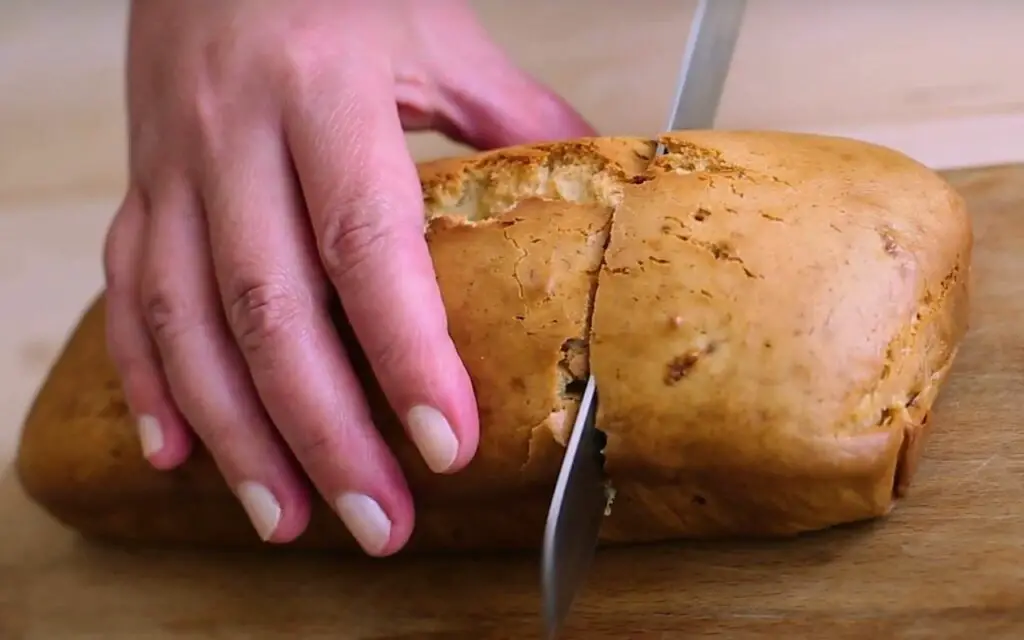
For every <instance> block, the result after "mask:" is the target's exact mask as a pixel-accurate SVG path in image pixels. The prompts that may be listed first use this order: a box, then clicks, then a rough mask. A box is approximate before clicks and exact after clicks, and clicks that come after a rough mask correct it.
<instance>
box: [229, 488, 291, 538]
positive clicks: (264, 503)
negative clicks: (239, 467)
mask: <svg viewBox="0 0 1024 640" xmlns="http://www.w3.org/2000/svg"><path fill="white" fill-rule="evenodd" d="M235 494H236V495H237V496H238V500H239V501H240V502H241V503H242V508H244V509H245V513H246V514H247V515H248V516H249V520H250V521H251V522H252V526H253V527H254V528H255V529H256V533H258V534H259V536H260V539H261V540H263V541H267V540H269V539H270V537H271V536H272V535H274V531H276V530H277V524H278V523H279V522H280V521H281V505H280V504H279V503H278V501H277V499H276V498H275V497H274V494H272V493H270V490H269V489H267V488H266V487H264V486H263V485H262V484H259V483H258V482H243V483H242V484H240V485H238V488H237V489H236V490H235Z"/></svg>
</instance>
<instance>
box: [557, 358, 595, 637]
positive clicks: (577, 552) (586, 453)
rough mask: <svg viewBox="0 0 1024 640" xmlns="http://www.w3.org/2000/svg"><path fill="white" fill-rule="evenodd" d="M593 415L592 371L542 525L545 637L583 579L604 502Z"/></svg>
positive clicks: (593, 548)
mask: <svg viewBox="0 0 1024 640" xmlns="http://www.w3.org/2000/svg"><path fill="white" fill-rule="evenodd" d="M596 415H597V387H596V385H595V383H594V377H593V376H590V378H589V379H588V380H587V386H586V389H585V390H584V392H583V399H582V401H581V402H580V409H579V413H578V414H577V415H576V422H575V424H574V425H573V428H572V434H571V435H570V436H569V444H568V446H566V450H565V459H564V461H563V463H562V468H561V470H560V471H559V473H558V480H557V482H556V483H555V495H554V498H553V499H552V501H551V508H550V510H549V511H548V520H547V526H546V527H545V529H544V550H543V559H542V561H541V587H542V590H543V594H544V625H545V628H546V631H547V637H548V638H554V637H555V636H556V634H557V633H558V631H559V629H560V628H561V624H562V621H563V620H564V619H565V617H566V615H567V614H568V612H569V608H570V606H571V605H572V601H573V598H574V596H575V595H576V592H577V591H578V590H579V588H580V587H581V586H582V583H583V581H584V579H585V578H586V574H587V569H589V567H590V562H591V560H592V559H593V556H594V550H595V548H596V547H597V541H598V533H599V532H600V530H601V521H602V519H603V518H604V513H605V508H606V506H607V502H608V498H607V493H606V490H605V483H604V471H603V467H604V456H603V455H602V449H603V448H604V437H603V434H602V433H601V432H600V431H598V430H597V429H596V428H594V422H595V417H596Z"/></svg>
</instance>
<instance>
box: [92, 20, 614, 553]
mask: <svg viewBox="0 0 1024 640" xmlns="http://www.w3.org/2000/svg"><path fill="white" fill-rule="evenodd" d="M128 98H129V100H128V115H129V118H128V119H129V127H130V153H129V155H130V185H129V189H128V192H127V195H126V197H125V199H124V202H123V204H122V206H121V207H120V209H119V211H118V213H117V215H116V217H115V219H114V221H113V223H112V225H111V228H110V230H109V234H108V237H107V241H106V246H105V256H104V261H105V267H106V278H107V287H108V299H107V305H108V307H107V309H108V314H107V317H108V340H109V344H110V350H111V354H112V357H113V359H114V361H115V363H116V365H117V367H118V371H119V373H120V375H121V377H122V380H123V382H124V388H125V393H126V396H127V399H128V402H129V404H130V406H131V408H132V411H133V414H134V415H135V416H137V418H138V422H139V430H140V440H141V442H142V446H143V451H144V453H145V455H146V456H147V458H148V460H149V461H150V462H151V463H152V464H153V465H154V466H156V467H158V468H160V469H168V468H172V467H175V466H177V465H180V464H181V463H182V462H184V461H185V460H186V458H187V457H188V455H189V452H190V450H191V447H192V445H193V438H194V437H195V436H197V437H198V438H199V439H200V440H201V441H202V442H203V443H204V445H205V446H206V448H207V449H208V450H209V451H210V453H211V455H212V456H213V458H214V460H215V461H216V463H217V465H218V468H219V469H220V471H221V473H222V474H223V475H224V477H225V479H226V480H227V482H228V483H229V484H230V486H231V487H232V488H233V490H234V491H235V493H236V495H237V496H238V498H239V500H240V501H241V502H242V504H243V506H244V507H245V509H246V511H247V513H248V514H249V516H250V518H251V520H252V522H253V525H254V527H255V528H256V530H257V532H258V533H259V535H260V536H261V537H262V538H263V539H264V540H268V541H273V542H286V541H290V540H292V539H294V538H295V537H297V536H298V535H299V534H301V533H302V531H303V530H304V529H305V527H306V526H307V523H308V519H309V513H310V500H311V497H310V495H309V493H308V490H307V489H306V487H307V485H308V484H309V483H307V482H306V477H308V479H309V480H311V481H312V484H313V485H314V486H315V488H316V490H317V491H318V492H319V493H320V494H322V496H323V497H324V498H325V499H326V500H327V501H328V503H329V504H331V505H333V506H334V508H335V509H336V511H337V513H338V515H339V516H340V517H341V518H342V520H343V521H344V522H345V524H346V525H347V527H348V528H349V530H350V531H351V532H352V533H353V535H354V537H355V538H356V539H357V540H358V541H359V543H360V544H361V545H362V546H363V548H364V549H365V550H366V552H367V553H369V554H372V555H385V554H390V553H394V552H395V551H397V550H399V549H400V548H401V547H402V546H403V545H404V544H405V543H406V541H407V540H408V537H409V535H410V534H411V531H412V528H413V520H414V515H413V505H412V499H411V497H410V494H409V490H408V487H407V486H406V483H405V480H404V478H403V475H402V472H401V469H400V468H399V466H398V463H397V462H396V460H395V458H394V456H393V455H392V453H391V452H390V451H389V450H388V449H387V447H386V445H385V444H384V442H383V440H382V438H381V437H380V435H379V434H378V432H377V431H376V430H375V428H374V426H373V424H372V423H371V420H370V417H369V412H368V408H367V406H366V401H365V399H364V397H363V393H362V390H361V389H360V387H359V384H358V382H357V380H356V378H355V376H354V374H353V371H352V369H351V368H350V365H349V362H348V361H347V359H346V356H345V353H344V351H343V348H342V346H341V344H340V342H339V340H338V337H337V335H336V333H335V331H334V328H333V327H332V325H331V323H330V321H329V318H328V316H327V314H326V311H325V308H326V301H327V299H328V297H329V295H330V293H331V292H330V287H331V286H333V288H334V289H335V290H336V291H337V294H338V296H339V297H340V299H341V301H342V304H343V307H344V309H345V312H346V314H347V316H348V318H349V320H350V322H351V324H352V327H353V330H354V332H355V334H356V336H357V337H358V339H359V341H360V344H361V345H362V348H363V349H364V350H365V352H366V354H367V356H368V358H369V360H370V362H371V364H372V366H373V370H374V372H375V375H376V376H377V378H378V379H379V381H380V384H381V386H382V388H383V390H384V392H385V393H386V395H387V397H388V400H389V402H390V403H391V405H392V406H393V407H394V409H395V411H396V412H397V415H399V416H403V417H404V424H405V426H406V429H407V432H408V435H409V437H410V438H411V439H412V440H413V441H414V442H415V444H416V445H417V447H418V449H419V450H420V452H421V454H422V456H423V458H424V459H425V461H426V463H427V464H428V465H429V467H430V468H431V469H433V470H434V471H436V472H438V473H449V472H453V471H457V470H458V469H461V468H463V467H464V466H465V465H466V464H467V463H468V462H469V460H470V459H471V458H472V456H473V454H474V451H475V448H476V444H477V438H478V433H477V430H478V423H477V415H476V406H475V403H474V398H473V393H472V389H471V385H470V381H469V378H468V376H467V374H466V372H465V369H464V368H463V366H462V363H461V362H460V360H459V357H458V354H457V353H456V351H455V349H454V347H453V345H452V342H451V340H450V338H449V336H448V333H447V327H446V324H445V313H444V309H443V307H442V301H441V298H440V295H439V292H438V290H437V286H436V283H435V279H434V273H433V269H432V263H431V259H430V255H429V253H428V251H427V247H426V244H425V241H424V238H423V219H422V216H423V211H422V199H421V194H420V189H419V182H418V179H417V174H416V169H415V166H414V164H413V162H412V160H411V159H410V157H409V154H408V151H407V149H406V145H405V139H404V136H403V128H405V129H426V128H430V129H437V130H439V131H441V132H443V133H445V134H447V135H449V136H450V137H452V138H454V139H457V140H460V141H463V142H465V143H467V144H469V145H472V146H474V147H477V148H492V147H495V146H501V145H508V144H516V143H521V142H527V141H534V140H542V139H556V138H565V137H572V136H580V135H592V134H593V133H594V132H593V130H592V129H590V127H589V126H588V125H587V124H586V123H585V122H584V121H583V120H582V119H581V118H580V116H578V115H577V114H576V113H575V112H574V111H573V110H572V109H571V108H569V107H568V106H567V105H566V104H565V103H564V102H563V101H561V100H560V99H559V98H557V97H556V96H554V95H553V94H552V93H550V92H549V91H548V90H546V89H545V88H543V87H542V86H541V85H539V84H538V83H536V82H535V81H533V80H531V79H530V78H529V77H527V76H526V75H525V74H524V73H523V72H522V71H520V70H518V69H517V68H515V67H514V66H513V65H512V64H511V63H510V62H509V61H508V60H507V59H506V58H505V57H504V56H503V55H502V53H501V52H500V51H499V50H498V49H497V48H496V47H495V46H494V45H493V44H491V43H490V42H489V41H488V39H487V37H486V35H485V34H484V33H483V31H482V29H481V28H480V27H479V26H478V25H477V24H476V22H475V21H474V19H473V17H472V15H471V13H470V12H469V11H468V9H467V8H466V7H465V6H464V5H463V4H462V3H461V2H457V1H454V0H431V1H430V2H422V1H420V0H374V2H367V1H366V0H298V1H293V2H276V1H265V0H221V1H220V2H207V1H205V0H145V1H142V0H140V1H138V2H136V3H133V6H132V11H131V18H130V26H129V54H128ZM193 434H194V435H193ZM304 476H306V477H304Z"/></svg>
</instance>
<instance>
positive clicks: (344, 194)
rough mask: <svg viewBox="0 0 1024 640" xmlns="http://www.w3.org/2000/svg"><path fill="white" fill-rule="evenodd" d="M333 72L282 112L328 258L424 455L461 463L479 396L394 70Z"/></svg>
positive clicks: (471, 447)
mask: <svg viewBox="0 0 1024 640" xmlns="http://www.w3.org/2000/svg"><path fill="white" fill-rule="evenodd" d="M320 80H321V81H323V80H324V79H323V78H322V77H321V78H320ZM329 82H331V83H333V84H328V85H327V86H324V85H319V86H318V87H317V95H316V96H315V97H312V98H311V97H310V96H303V97H302V99H301V100H299V101H297V102H296V103H294V104H293V107H294V109H293V110H292V112H290V113H286V116H285V127H286V131H287V133H286V135H287V137H288V141H289V146H290V148H291V150H292V154H293V157H294V161H295V165H296V169H297V173H298V174H299V176H301V178H300V182H301V185H302V190H303V193H304V196H305V200H306V203H307V207H308V209H309V214H310V218H311V221H312V225H313V228H314V232H315V234H316V237H317V245H318V247H319V251H320V256H321V261H322V263H323V265H324V269H325V271H326V272H327V274H328V276H329V277H330V279H331V281H332V283H333V285H334V287H335V288H336V290H337V291H338V294H339V297H340V299H341V302H342V306H343V307H344V310H345V314H346V316H347V317H348V319H349V322H350V323H351V325H352V329H353V331H354V332H355V335H356V338H357V339H358V340H359V343H360V345H361V346H362V349H363V351H364V352H365V353H366V357H367V359H368V361H369V363H370V365H371V367H372V369H373V372H374V374H375V376H376V378H377V379H378V381H379V382H380V386H381V389H382V390H383V391H384V393H385V394H386V396H387V398H388V401H389V403H390V404H391V406H392V408H393V409H394V410H395V412H396V413H397V415H399V416H401V417H402V419H403V423H404V425H405V428H406V431H407V432H408V434H409V436H410V438H411V439H412V440H413V442H414V443H415V445H416V447H417V448H418V449H419V451H420V454H421V455H422V457H423V459H424V461H425V462H426V463H427V465H428V466H429V467H430V468H431V469H432V470H433V471H435V472H438V473H442V472H451V471H455V470H458V469H461V468H462V467H464V466H465V465H466V464H467V463H468V462H469V460H470V459H471V458H472V456H473V454H474V453H475V451H476V446H477V441H478V437H479V433H478V429H479V425H478V418H477V408H476V403H475V400H474V397H473V391H472V385H471V383H470V379H469V375H468V374H467V373H466V370H465V367H464V366H463V364H462V361H461V360H460V358H459V354H458V353H457V352H456V349H455V346H454V344H453V342H452V340H451V338H450V336H449V335H448V325H447V319H446V315H445V309H444V306H443V301H442V299H441V294H440V292H439V290H438V286H437V282H436V279H435V274H434V268H433V263H432V261H431V257H430V253H429V251H428V249H427V245H426V240H425V238H424V231H423V229H424V225H423V200H422V193H421V190H420V183H419V178H418V175H417V172H416V167H415V165H414V163H413V161H412V159H411V157H410V156H409V152H408V149H407V147H406V143H405V137H404V135H403V132H402V127H401V122H400V121H399V117H398V111H397V108H396V104H395V96H394V91H393V86H392V85H393V81H392V80H391V79H390V77H388V76H387V75H386V74H383V73H381V72H380V70H378V69H375V68H374V67H373V66H371V65H365V66H362V65H355V66H354V67H353V68H350V69H349V70H348V72H347V74H341V76H340V77H339V76H337V75H336V76H334V77H333V78H331V79H330V81H329Z"/></svg>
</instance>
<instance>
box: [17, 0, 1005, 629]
mask: <svg viewBox="0 0 1024 640" xmlns="http://www.w3.org/2000/svg"><path fill="white" fill-rule="evenodd" d="M476 4H477V5H478V6H479V7H480V9H481V13H482V16H483V19H484V21H485V23H486V24H487V26H488V27H489V28H491V30H492V33H494V35H495V38H496V39H498V41H499V42H501V43H502V44H504V45H506V46H507V47H508V48H509V50H510V51H511V52H512V54H513V55H514V56H515V57H516V58H517V59H518V60H520V61H521V62H522V64H524V66H526V67H527V68H528V69H530V70H532V71H534V72H535V73H537V75H539V76H540V77H541V78H543V79H544V80H546V81H548V82H549V83H550V84H552V85H553V86H554V87H555V88H557V89H558V90H559V91H561V92H563V93H564V94H565V95H566V96H567V97H568V98H569V100H570V101H571V102H573V103H574V104H575V105H577V106H578V107H579V108H580V110H581V111H583V112H584V114H585V115H587V116H588V117H589V118H590V119H592V120H593V121H594V122H595V124H596V125H597V126H598V128H599V129H600V130H601V131H603V132H606V133H649V132H653V131H655V130H657V129H658V128H659V127H660V126H662V124H663V121H664V119H665V111H666V109H667V106H668V103H669V98H670V96H671V93H672V91H673V89H674V83H675V74H676V70H677V65H678V59H679V53H680V51H681V49H682V43H683V41H684V39H685V34H686V30H687V27H688V24H689V20H690V17H691V14H692V8H693V6H694V4H695V2H694V1H693V0H642V1H641V2H638V3H627V2H621V1H619V0H565V1H564V2H547V1H546V0H520V1H519V2H516V3H511V2H509V0H476ZM512 4H515V7H516V9H515V10H510V9H509V6H510V5H512ZM882 5H884V8H883V7H882ZM125 6H126V2H125V0H92V1H90V2H78V3H73V2H60V3H44V2H36V1H34V0H6V1H5V2H3V3H0V300H3V301H4V302H3V307H2V309H0V639H2V640H7V639H8V638H11V639H12V640H23V639H24V640H43V639H45V640H50V639H51V638H104V639H106V638H111V639H115V640H116V639H119V638H124V639H126V640H127V639H129V638H131V639H133V640H134V639H136V638H170V637H204V638H205V637H216V638H231V639H233V638H260V637H271V638H275V637H294V636H295V635H300V634H301V635H302V637H305V638H318V637H325V638H326V637H330V638H339V637H341V638H344V637H355V638H368V637H377V638H399V637H424V636H428V637H453V636H454V637H478V638H483V637H524V638H525V637H535V635H534V631H535V626H534V625H535V622H536V620H535V616H536V612H537V603H536V593H535V586H536V585H535V583H536V565H535V563H534V562H533V561H532V559H522V558H520V559H510V560H506V561H497V560H495V561H490V562H488V563H486V564H483V565H478V564H475V563H473V562H472V561H468V560H450V561H443V562H429V561H428V562H421V563H414V564H412V565H405V564H402V563H383V564H381V565H380V566H379V567H378V565H375V564H371V563H369V562H368V561H364V560H359V559H351V558H346V559H343V560H338V561H336V562H334V561H325V560H324V559H322V558H320V559H311V560H302V559H294V558H290V559H272V558H264V559H252V558H245V557H234V558H232V557H222V556H218V557H215V558H212V557H209V556H194V555H188V554H185V555H178V554H156V553H129V552H125V551H113V550H99V549H95V548H87V547H81V546H80V545H79V544H78V543H77V542H76V541H75V539H74V538H73V537H72V536H70V535H69V534H68V533H66V532H64V531H62V530H60V529H59V528H58V527H56V526H54V525H53V524H52V523H50V522H49V521H48V520H46V519H45V518H43V517H42V515H41V514H40V513H38V512H37V511H36V510H34V509H32V508H30V507H29V506H28V505H27V504H26V503H25V501H24V498H23V497H22V496H21V494H20V493H19V492H18V490H17V487H16V485H15V484H14V483H13V481H12V479H11V478H10V477H9V473H7V472H5V471H4V468H5V466H6V465H7V463H8V462H9V460H10V457H11V456H12V454H13V452H14V446H15V443H16V438H17V434H18V429H19V427H20V423H21V419H22V416H23V415H24V412H25V409H26V407H27V405H28V402H29V400H30V399H31V397H32V394H33V393H34V391H35V388H36V387H37V385H38V384H39V382H40V380H41V378H42V377H43V376H44V375H45V373H46V369H47V367H48V366H49V363H50V361H51V359H52V358H53V356H54V355H55V353H56V350H57V348H58V347H59V344H60V342H61V341H62V339H63V336H64V335H65V333H66V332H67V330H68V329H69V328H70V327H71V325H72V323H73V322H74V320H75V318H77V316H78V314H79V313H80V311H81V310H82V308H83V307H84V305H85V304H86V302H87V301H88V300H89V299H90V298H91V297H92V296H93V295H94V293H95V291H96V290H97V289H98V288H99V286H100V285H101V281H102V273H101V268H100V245H101V241H102V236H103V233H104V231H105V227H106V224H107V222H108V220H109V218H110V216H111V214H112V212H113V209H114V207H115V206H116V203H117V201H118V199H119V198H120V196H121V190H122V189H123V187H124V145H125V142H124V134H123V109H122V95H121V72H122V59H121V55H122V45H123V40H124V35H123V20H124V15H125ZM745 24H746V26H745V30H744V33H743V35H742V37H741V39H740V42H739V44H738V50H737V53H736V58H735V62H734V66H733V69H732V72H731V75H730V78H729V81H728V82H727V86H726V94H725V96H724V98H723V103H722V108H721V115H720V117H719V121H718V125H719V126H720V127H758V128H781V129H792V130H810V131H822V132H830V133H840V134H844V135H851V136H853V137H858V138H862V139H867V140H872V141H876V142H881V143H883V144H887V145H890V146H893V147H895V148H898V149H901V150H903V151H905V152H907V153H909V154H910V155H912V156H914V157H917V158H918V159H920V160H922V161H924V162H926V163H928V164H931V165H932V166H937V167H954V166H963V165H978V164H991V163H997V162H1004V161H1017V162H1024V74H1021V73H1019V72H1018V71H1017V70H1016V69H1015V67H1014V61H1020V60H1024V38H1021V37H1020V30H1019V25H1021V24H1024V3H1012V2H1003V1H1001V0H979V1H978V2H973V3H966V2H962V0H904V1H903V2H900V3H884V2H882V1H881V0H871V1H869V2H860V3H851V2H848V1H847V0H821V1H820V2H816V3H811V2H806V1H805V0H750V13H749V14H748V19H747V21H746V23H745ZM411 145H412V148H413V150H414V154H415V155H416V156H417V157H419V158H424V157H429V156H435V155H440V154H445V153H450V152H452V151H454V150H455V147H454V146H452V145H450V144H447V143H446V142H444V141H443V140H441V139H439V138H438V137H436V136H416V137H412V138H411ZM954 179H955V180H956V182H957V184H958V185H960V186H962V187H963V188H964V190H965V191H966V192H967V193H968V194H969V195H970V196H971V199H972V202H973V203H974V205H975V208H976V212H977V225H978V256H977V261H978V262H977V264H978V267H977V274H976V275H977V277H978V279H979V284H980V290H979V292H980V293H979V299H978V303H977V305H978V306H977V307H976V311H975V321H974V330H973V332H972V334H971V336H970V339H969V341H968V345H967V347H966V348H965V351H964V353H963V355H962V356H961V361H960V364H959V365H958V375H956V376H955V377H954V379H953V381H952V383H951V385H950V387H949V390H948V393H947V394H946V395H945V396H944V398H945V399H944V401H943V404H942V408H941V410H940V412H939V413H938V414H937V415H936V427H937V429H938V432H937V433H936V436H935V438H934V440H933V442H932V443H931V445H930V447H929V450H928V459H929V461H928V462H927V463H926V465H925V468H924V470H923V472H922V475H921V476H920V477H919V479H918V483H917V488H916V491H915V492H914V493H913V495H912V497H911V499H910V501H909V502H908V503H906V504H905V505H903V506H902V508H901V510H900V511H899V512H898V513H897V515H896V516H895V517H894V519H893V520H891V521H890V522H888V523H887V524H886V525H884V526H883V527H881V528H878V529H875V530H872V529H868V530H866V531H865V530H863V529H861V530H856V531H850V532H844V533H835V534H832V535H829V536H823V537H819V538H814V539H811V540H809V541H807V542H805V543H802V544H801V545H800V546H798V547H792V548H786V549H772V548H757V547H744V548H741V549H736V548H715V547H712V548H697V549H694V548H679V547H676V548H659V549H647V550H641V551H633V552H610V553H607V554H604V555H603V556H602V558H601V560H600V561H599V563H598V565H597V567H596V568H595V574H594V583H593V587H592V589H591V591H590V593H589V595H588V596H587V597H586V599H585V600H584V601H583V602H581V603H580V609H579V616H578V617H577V618H576V620H575V622H574V624H575V628H576V629H577V631H578V633H577V634H576V637H586V638H601V637H609V638H611V637H623V636H624V635H625V636H628V637H631V638H637V637H663V636H661V635H659V634H660V632H662V631H666V630H675V629H680V628H690V629H693V630H695V635H697V636H699V635H700V634H704V635H705V636H707V637H710V636H713V635H714V634H715V633H719V634H723V635H724V636H725V637H734V638H743V637H756V638H762V637H775V634H776V633H778V634H780V635H781V634H784V633H792V634H793V636H794V637H808V636H809V635H810V634H811V631H812V630H814V631H820V629H821V627H818V628H812V627H811V626H808V625H813V624H815V623H817V622H821V623H823V624H825V625H826V627H825V628H826V629H827V630H828V631H829V632H835V634H836V635H828V636H826V637H851V638H855V637H856V638H859V637H865V636H868V635H870V634H872V633H873V634H874V635H875V636H876V637H879V638H882V637H903V638H918V637H921V638H924V637H928V638H935V637H950V638H955V637H962V633H961V632H963V633H966V631H965V629H969V630H971V631H977V632H979V634H980V635H981V636H982V637H989V638H997V637H1018V638H1019V637H1024V611H1022V609H1021V606H1022V603H1024V595H1022V593H1024V570H1022V569H1020V567H1021V566H1024V543H1022V542H1020V541H1021V540H1024V522H1022V517H1021V516H1020V515H1019V514H1020V508H1019V505H1021V504H1022V503H1024V500H1022V498H1024V475H1022V472H1024V458H1022V456H1024V431H1021V434H1022V435H1018V433H1017V432H1016V431H1017V430H1016V428H1015V425H1016V424H1017V423H1018V420H1019V417H1018V412H1017V411H1016V409H1015V404H1016V403H1017V401H1018V398H1019V397H1021V395H1022V391H1024V388H1022V386H1024V384H1022V380H1024V378H1022V374H1024V371H1022V370H1024V348H1022V346H1021V341H1020V339H1018V338H1017V334H1016V333H1015V332H1016V329H1017V327H1018V326H1019V323H1020V321H1019V320H1015V319H1014V315H1015V313H1016V312H1019V311H1020V310H1021V308H1020V307H1022V306H1024V290H1022V289H1024V259H1022V258H1018V257H1017V254H1016V253H1015V252H1018V251H1019V248H1020V247H1021V246H1024V221H1022V218H1021V216H1022V215H1024V187H1022V186H1019V185H1024V169H1005V170H993V171H988V172H980V173H974V174H959V175H958V176H956V177H955V178H954ZM1015 189H1016V191H1015ZM5 473H6V474H7V475H5ZM840 580H841V581H843V582H844V583H845V586H842V587H839V586H838V585H837V581H840ZM204 585H205V586H204ZM837 621H838V622H837ZM972 621H973V622H974V623H976V625H977V626H972V627H965V626H958V625H961V624H967V623H969V622H972ZM800 625H804V626H800ZM645 629H646V630H649V631H650V633H649V635H648V636H645V635H644V634H643V633H641V631H642V630H645ZM432 632H436V633H433V635H431V634H432ZM458 632H461V633H458ZM843 633H845V634H846V635H845V636H844V635H842V634H843ZM744 634H746V635H744ZM687 637H691V636H687Z"/></svg>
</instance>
